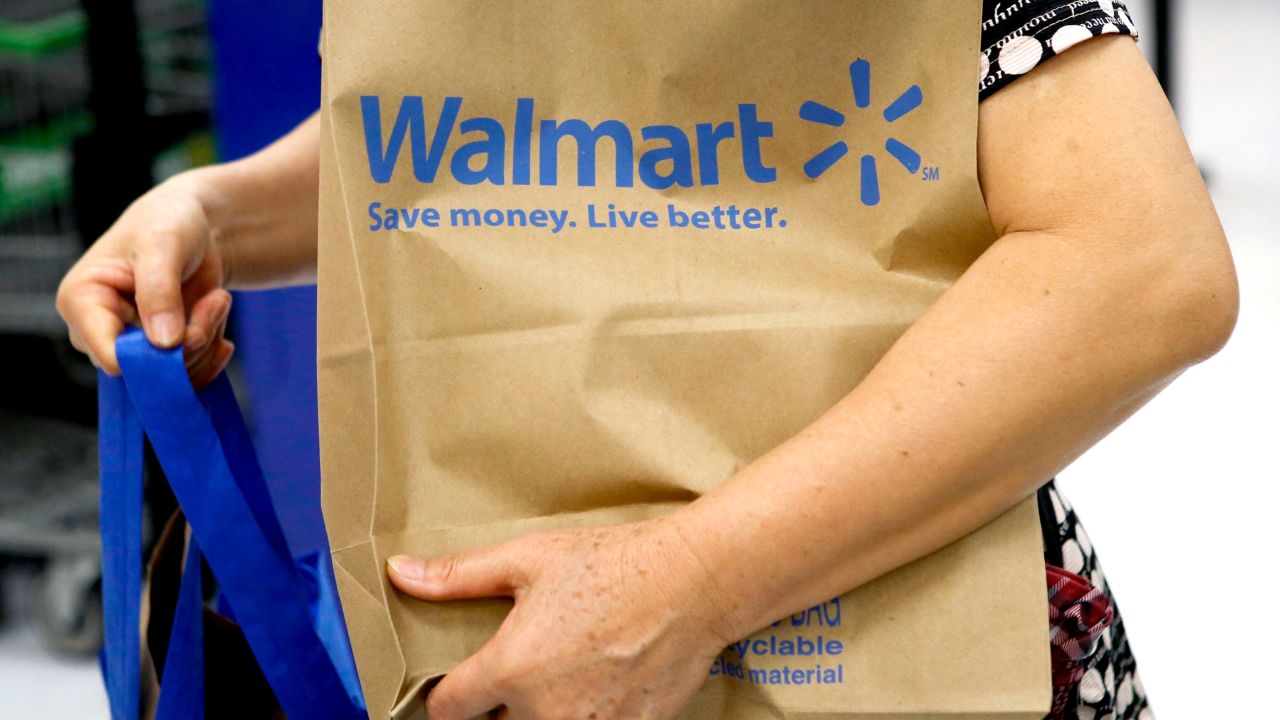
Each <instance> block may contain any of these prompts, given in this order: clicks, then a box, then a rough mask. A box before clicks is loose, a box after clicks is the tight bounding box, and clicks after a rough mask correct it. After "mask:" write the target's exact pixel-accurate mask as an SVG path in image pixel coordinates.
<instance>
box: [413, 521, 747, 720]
mask: <svg viewBox="0 0 1280 720" xmlns="http://www.w3.org/2000/svg"><path fill="white" fill-rule="evenodd" d="M388 574H389V575H390V577H391V581H392V583H393V584H394V585H395V586H396V587H397V588H399V589H400V590H401V591H403V592H405V593H407V594H409V595H412V596H414V597H416V598H420V599H422V600H427V601H431V602H441V601H447V600H460V599H464V598H481V597H512V598H515V607H514V608H513V609H512V610H511V613H510V614H509V615H508V616H507V618H506V621H505V622H504V623H503V624H502V627H501V628H500V629H499V630H498V632H497V634H496V635H494V637H493V638H492V639H490V640H489V642H488V643H487V644H485V646H484V647H482V648H481V649H480V650H479V651H478V652H477V653H476V654H475V655H473V656H471V657H470V658H469V659H467V660H466V661H464V662H463V663H461V664H460V665H459V666H458V667H457V668H456V669H455V670H454V671H453V672H451V673H449V675H447V676H446V677H445V678H444V679H443V680H441V681H440V684H439V685H437V686H436V687H435V688H434V689H433V690H432V691H431V694H430V695H429V696H428V698H427V714H428V716H429V717H430V718H431V720H471V718H475V717H484V716H486V714H487V713H489V712H490V711H492V710H494V709H495V708H498V707H505V710H504V711H503V713H502V714H501V715H499V717H510V718H512V719H513V720H523V719H525V718H555V719H559V718H563V719H565V720H570V719H571V720H585V719H586V718H595V719H596V720H612V719H617V720H634V719H635V718H649V719H651V720H666V719H669V718H674V717H675V716H676V715H677V714H678V713H679V712H680V710H681V708H682V707H683V706H684V705H685V704H686V703H687V702H688V701H689V699H690V698H691V697H692V696H693V694H694V693H695V692H696V691H697V689H698V688H699V687H701V686H702V684H703V682H704V681H705V680H706V678H707V673H708V671H709V669H710V667H711V662H712V661H713V660H714V659H715V657H716V656H717V655H718V654H719V653H720V651H721V650H723V649H724V648H725V647H726V646H727V645H728V643H729V639H727V638H723V637H720V634H719V633H718V624H719V620H718V616H719V612H720V610H721V609H722V608H723V605H720V604H719V603H718V602H717V599H718V594H717V593H716V592H715V589H714V587H712V586H711V585H710V584H709V576H708V574H707V572H706V570H705V569H704V568H703V567H702V566H701V565H700V564H699V562H698V560H697V558H696V557H695V556H694V555H692V554H691V553H690V552H689V550H688V549H687V547H686V545H685V544H684V542H683V541H682V539H681V537H680V534H679V533H678V531H676V530H675V528H674V526H673V525H672V523H670V522H669V521H667V520H666V519H660V520H651V521H645V522H640V523H633V524H629V525H618V526H610V527H600V528H590V529H581V530H564V531H557V532H548V533H538V534H533V535H527V536H524V537H520V538H516V539H515V540H511V541H509V542H506V543H503V544H500V545H497V546H494V547H489V548H483V549H480V550H474V551H471V552H466V553H461V554H458V555H453V556H449V557H441V558H436V559H430V560H422V559H415V558H409V557H405V556H396V557H392V558H390V559H389V560H388Z"/></svg>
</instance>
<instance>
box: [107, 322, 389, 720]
mask: <svg viewBox="0 0 1280 720" xmlns="http://www.w3.org/2000/svg"><path fill="white" fill-rule="evenodd" d="M116 353H117V356H118V358H119V361H120V368H121V371H122V377H120V378H113V377H109V376H107V375H105V374H103V375H101V376H100V379H99V385H98V402H99V433H100V441H99V448H100V449H99V455H100V462H101V475H102V490H101V492H102V508H101V527H102V547H103V573H102V574H103V577H102V592H103V613H104V616H105V618H104V619H105V628H104V633H105V649H104V651H103V659H102V660H103V661H102V665H103V674H104V680H105V683H106V686H107V694H108V696H109V698H110V703H111V716H112V718H113V720H136V718H138V717H139V712H140V683H141V672H140V670H141V647H140V645H141V643H140V630H139V621H140V605H141V596H142V468H143V434H144V432H145V434H146V437H147V438H149V439H150V441H151V446H152V448H153V449H154V451H155V454H156V457H157V458H158V459H159V461H160V465H161V467H162V468H163V469H164V473H165V476H166V477H167V478H168V480H169V484H170V485H171V486H172V488H173V493H174V495H175V496H176V497H177V499H178V504H179V505H180V506H181V507H182V510H183V513H184V514H185V515H186V518H187V523H188V524H189V525H190V527H191V535H192V537H191V542H190V543H189V544H188V549H187V560H186V564H185V567H187V568H189V569H193V570H197V571H187V572H184V573H183V577H182V582H181V586H180V588H179V591H178V599H177V606H176V609H175V613H174V620H173V627H172V630H171V633H170V638H169V650H168V653H167V656H166V661H165V672H164V676H163V682H162V684H161V689H160V697H159V704H158V706H157V710H156V718H157V720H173V719H175V718H181V719H182V720H188V719H191V718H202V717H204V657H203V653H204V637H203V632H204V630H203V588H202V587H201V585H202V581H201V573H200V572H198V569H199V568H200V567H201V564H202V563H203V562H207V563H208V566H209V568H210V569H211V570H212V572H213V576H214V577H215V578H217V581H218V588H219V592H220V600H221V601H223V602H225V603H226V605H227V606H228V607H229V609H230V610H231V611H232V612H233V613H234V615H235V619H236V621H237V622H238V623H239V625H240V628H241V630H242V631H243V633H244V636H245V639H246V640H247V641H248V644H249V647H250V648H251V649H252V651H253V654H254V657H255V658H256V659H257V661H258V664H259V666H260V667H261V669H262V673H263V675H264V676H265V677H266V679H267V682H268V683H269V684H270V685H271V689H272V691H273V692H274V693H275V695H276V699H277V700H278V701H279V702H280V706H281V708H282V709H283V710H284V712H285V714H286V715H288V716H289V717H291V718H296V719H299V720H304V719H305V720H358V719H360V720H362V719H363V718H366V717H367V714H366V711H365V707H364V701H363V697H362V695H361V693H360V686H359V679H358V677H357V675H356V669H355V662H354V660H353V659H352V656H351V648H350V645H349V644H348V640H347V636H346V629H345V624H344V623H343V621H342V616H341V609H340V607H339V605H338V603H337V600H336V596H337V593H336V591H335V588H334V580H333V571H332V568H331V566H330V565H329V564H328V557H327V554H326V553H319V554H313V555H311V556H308V557H307V558H302V559H295V558H293V557H291V556H290V554H289V550H288V547H287V545H286V543H285V538H284V533H283V532H282V531H281V529H280V523H279V520H278V519H277V516H276V512H275V508H274V507H273V506H272V503H271V497H270V495H269V493H268V491H267V486H266V483H265V482H264V479H263V476H262V470H261V468H260V467H259V466H258V460H257V456H256V454H255V453H254V449H253V445H252V443H251V442H250V440H249V434H248V432H247V430H246V428H245V425H244V419H243V418H242V416H241V414H240V409H239V406H238V405H237V404H236V399H235V395H234V394H233V393H232V390H231V384H230V382H228V380H227V378H226V376H225V375H222V376H219V377H218V378H217V379H216V380H214V381H213V383H211V384H210V385H209V387H207V388H205V389H204V390H201V391H200V392H195V391H193V390H192V388H191V384H190V382H189V381H188V379H187V372H186V368H185V366H184V364H183V359H182V350H181V348H178V349H174V350H161V349H158V348H156V347H154V346H152V345H151V344H150V343H149V342H148V341H147V339H146V337H145V336H144V335H143V333H142V332H141V331H140V330H136V329H131V330H128V331H126V332H125V333H124V334H122V335H121V336H120V338H119V339H118V340H117V342H116Z"/></svg>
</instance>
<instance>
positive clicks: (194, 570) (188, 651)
mask: <svg viewBox="0 0 1280 720" xmlns="http://www.w3.org/2000/svg"><path fill="white" fill-rule="evenodd" d="M203 564H204V558H203V556H201V554H200V545H199V544H198V543H196V539H195V538H194V537H193V538H191V541H190V544H189V545H188V546H187V562H186V566H185V569H184V570H183V573H182V585H181V587H180V588H179V590H178V605H177V607H176V608H175V609H174V613H173V629H172V630H171V631H170V633H169V651H168V652H167V653H166V654H165V660H164V680H163V682H162V683H161V685H160V704H159V706H158V707H157V708H156V720H204V587H203V585H204V583H203V579H202V577H201V576H202V575H204V572H203V567H202V566H203Z"/></svg>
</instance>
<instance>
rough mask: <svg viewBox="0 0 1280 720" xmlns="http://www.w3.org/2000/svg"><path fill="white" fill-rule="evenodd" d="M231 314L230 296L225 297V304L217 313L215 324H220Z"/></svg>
mask: <svg viewBox="0 0 1280 720" xmlns="http://www.w3.org/2000/svg"><path fill="white" fill-rule="evenodd" d="M230 314H231V296H230V295H228V296H227V302H226V303H225V304H223V306H222V309H221V310H219V311H218V317H217V322H222V321H223V320H226V319H227V316H228V315H230Z"/></svg>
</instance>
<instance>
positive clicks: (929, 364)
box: [673, 38, 1238, 640]
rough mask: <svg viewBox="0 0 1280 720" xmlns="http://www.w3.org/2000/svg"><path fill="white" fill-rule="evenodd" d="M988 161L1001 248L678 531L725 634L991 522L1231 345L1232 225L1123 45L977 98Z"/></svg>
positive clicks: (683, 520)
mask: <svg viewBox="0 0 1280 720" xmlns="http://www.w3.org/2000/svg"><path fill="white" fill-rule="evenodd" d="M1104 75H1105V76H1106V77H1109V78H1111V81H1110V82H1103V83H1099V82H1095V80H1094V78H1097V77H1102V76H1104ZM1033 119H1034V120H1033ZM1033 125H1034V127H1036V128H1037V132H1036V133H1029V132H1027V128H1028V127H1030V126H1033ZM1100 128H1105V129H1106V135H1105V137H1106V143H1105V146H1106V148H1107V151H1106V152H1095V151H1094V145H1095V144H1096V142H1097V141H1098V140H1099V129H1100ZM978 157H979V164H980V168H979V169H980V176H981V180H982V186H983V191H984V193H985V195H986V198H987V204H988V207H989V209H990V210H991V214H992V218H993V221H994V223H995V226H996V229H997V231H998V232H999V233H1000V234H1001V235H1002V237H1001V239H1000V240H998V241H997V242H996V243H995V244H994V245H993V246H992V247H991V248H989V249H988V251H987V252H986V253H985V254H984V255H983V256H982V257H981V258H980V259H979V260H978V261H977V262H976V263H975V264H974V265H973V266H972V267H970V268H969V270H968V271H967V272H966V273H965V274H964V275H963V277H961V278H960V279H959V280H958V281H957V283H956V284H955V285H954V286H953V287H952V288H951V289H950V290H949V291H947V292H946V293H945V294H944V295H943V296H942V297H941V298H940V299H939V301H938V302H936V303H935V304H934V306H933V307H932V308H930V309H929V311H928V312H927V313H926V314H925V315H924V316H923V317H922V318H921V319H920V320H919V321H918V322H917V323H916V324H915V325H914V326H912V328H911V329H910V330H909V331H908V332H907V333H905V334H904V335H903V337H902V338H900V339H899V341H898V342H897V343H896V344H895V345H894V346H893V347H892V348H891V349H890V351H889V352H888V353H887V354H886V355H885V357H884V358H883V359H882V360H881V362H880V363H879V364H878V365H877V366H876V367H875V368H874V369H873V370H872V372H871V373H870V374H869V375H868V376H867V377H866V378H865V379H864V381H863V382H862V383H861V384H860V385H859V386H858V387H857V388H855V389H854V390H853V391H852V392H851V393H850V394H849V395H848V396H847V397H845V398H844V399H843V400H842V401H841V402H840V403H839V404H838V405H837V406H836V407H834V408H833V409H831V410H830V411H829V412H827V413H825V414H824V415H823V416H822V417H821V418H819V419H818V420H816V421H815V422H813V423H812V424H811V425H810V426H809V427H808V428H806V429H805V430H804V431H802V432H801V433H800V434H799V435H798V436H796V437H795V438H793V439H791V440H790V441H788V442H786V443H784V444H783V445H782V446H780V447H779V448H777V449H775V450H774V451H773V452H770V453H769V454H767V455H766V456H764V457H762V458H761V459H759V460H758V461H757V462H755V463H753V464H751V465H749V466H748V467H747V468H745V469H744V470H742V471H741V472H740V473H739V474H738V475H737V476H735V477H733V478H731V479H730V480H729V481H727V482H726V483H725V484H724V485H723V486H721V487H720V488H718V489H717V490H716V491H714V492H712V493H709V494H708V495H707V496H705V497H703V498H700V499H699V500H698V501H696V502H694V503H693V504H692V505H690V506H689V507H687V508H685V509H684V510H683V511H681V512H679V513H677V515H676V516H675V517H674V518H673V519H674V520H676V521H677V523H676V527H677V528H679V529H680V530H681V531H682V534H683V536H684V538H685V539H686V541H687V542H688V544H689V545H690V547H691V549H693V550H694V551H695V552H696V553H697V554H698V556H699V559H700V560H701V562H702V564H703V565H704V566H705V568H706V569H707V570H708V572H709V574H710V580H711V581H712V585H713V587H715V588H717V589H718V591H719V592H718V594H719V595H721V596H722V598H723V599H722V600H721V605H722V606H723V607H724V608H726V611H725V612H723V613H722V615H723V616H724V622H725V627H724V628H723V629H722V635H723V636H724V637H726V638H728V639H731V640H732V639H737V637H740V636H743V635H746V634H747V633H750V632H752V631H754V630H756V629H758V628H760V627H763V626H764V625H766V624H768V623H770V622H773V621H774V620H777V619H778V618H780V617H783V616H784V615H786V614H787V613H790V612H794V611H797V610H800V609H803V608H805V607H808V606H811V605H813V604H816V603H818V602H821V601H824V600H828V599H830V598H831V597H834V596H836V595H839V594H841V593H843V592H846V591H848V590H850V589H852V588H855V587H858V586H859V585H861V584H863V583H865V582H867V581H869V580H871V579H873V578H875V577H877V576H879V575H881V574H883V573H885V572H888V571H890V570H892V569H894V568H897V567H899V566H901V565H904V564H906V563H908V562H910V561H912V560H915V559H917V558H919V557H922V556H924V555H926V554H928V553H930V552H932V551H934V550H936V549H938V548H940V547H942V546H944V545H946V544H948V543H950V542H952V541H954V540H957V539H959V538H960V537H963V536H964V535H966V534H968V533H969V532H971V531H973V530H975V529H977V528H979V527H981V526H982V525H983V524H985V523H986V522H988V521H990V520H992V519H993V518H995V517H996V516H998V515H999V514H1000V513H1001V512H1003V511H1005V510H1006V509H1008V508H1010V507H1012V506H1013V505H1015V504H1016V503H1017V502H1018V501H1020V500H1021V499H1023V498H1025V497H1027V496H1028V495H1030V494H1031V493H1032V492H1034V491H1035V489H1036V488H1037V487H1038V486H1039V485H1040V484H1042V483H1044V482H1045V481H1047V480H1048V479H1049V478H1050V477H1052V476H1053V475H1054V474H1055V473H1057V472H1058V471H1059V470H1061V469H1062V468H1063V467H1065V466H1066V465H1067V464H1068V463H1069V462H1071V460H1072V459H1074V458H1075V457H1077V456H1078V455H1079V454H1081V453H1082V452H1083V451H1084V450H1086V449H1087V448H1088V447H1090V446H1091V445H1093V444H1094V443H1096V442H1097V441H1098V440H1099V439H1100V438H1102V437H1103V436H1104V435H1106V434H1107V433H1108V432H1110V431H1111V430H1112V429H1113V428H1115V427H1116V426H1117V425H1118V424H1119V423H1120V422H1121V421H1123V420H1124V419H1125V418H1126V417H1128V416H1129V415H1130V414H1131V413H1133V412H1134V411H1135V410H1137V409H1138V408H1139V407H1140V406H1141V405H1142V404H1144V403H1145V402H1146V401H1147V400H1149V399H1150V398H1151V397H1152V396H1153V395H1154V394H1155V393H1157V392H1158V391H1159V390H1160V389H1161V388H1163V387H1164V386H1165V385H1166V384H1167V383H1169V382H1170V381H1171V380H1172V379H1173V378H1174V377H1176V376H1177V375H1178V374H1179V373H1180V372H1182V370H1184V369H1185V368H1186V367H1188V366H1189V365H1191V364H1193V363H1195V362H1198V361H1199V360H1202V359H1204V358H1205V357H1207V356H1209V355H1211V354H1212V353H1213V352H1214V351H1216V350H1217V348H1219V347H1220V346H1221V345H1222V344H1223V343H1224V342H1225V341H1226V338H1227V337H1228V335H1229V334H1230V331H1231V328H1232V327H1233V325H1234V321H1235V316H1236V305H1237V301H1238V294H1237V288H1236V281H1235V273H1234V268H1233V266H1232V262H1231V258H1230V254H1229V252H1228V250H1227V245H1226V241H1225V238H1224V237H1223V234H1222V228H1221V226H1220V225H1219V223H1218V220H1217V216H1216V213H1215V212H1214V210H1213V205H1212V203H1211V201H1210V200H1209V196H1208V193H1207V192H1206V190H1205V187H1204V183H1203V181H1202V180H1201V178H1200V175H1199V172H1198V170H1197V168H1196V164H1195V161H1194V160H1193V159H1192V157H1191V155H1190V152H1189V151H1188V150H1187V147H1186V144H1185V142H1184V141H1183V139H1182V135H1181V132H1180V129H1179V128H1178V126H1177V122H1176V120H1175V119H1174V117H1173V114H1172V112H1171V111H1170V109H1169V106H1168V102H1167V101H1166V99H1165V98H1164V95H1163V93H1162V92H1161V90H1160V87H1159V85H1158V84H1157V83H1156V81H1155V79H1154V77H1153V76H1152V74H1151V71H1150V69H1149V68H1148V67H1147V65H1146V63H1145V61H1144V60H1143V59H1142V56H1141V54H1140V53H1139V52H1138V51H1137V49H1136V48H1135V47H1134V45H1133V43H1132V42H1131V41H1130V40H1129V39H1128V38H1118V39H1111V40H1108V39H1100V40H1096V41H1093V42H1090V43H1088V44H1087V46H1083V47H1081V48H1079V49H1073V50H1072V51H1071V52H1069V53H1066V54H1064V55H1061V56H1059V57H1056V58H1054V59H1052V60H1050V61H1049V62H1048V63H1046V64H1045V65H1044V66H1043V67H1042V68H1039V69H1037V71H1036V73H1035V74H1034V75H1031V76H1028V77H1026V78H1024V79H1023V80H1021V81H1019V83H1017V84H1015V85H1014V86H1011V87H1010V88H1008V89H1006V90H1005V91H1003V92H1002V93H1001V94H1000V96H998V97H996V98H993V99H992V100H989V101H987V102H986V103H984V105H983V108H982V111H981V121H980V125H979V154H978ZM734 608H736V609H734Z"/></svg>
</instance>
